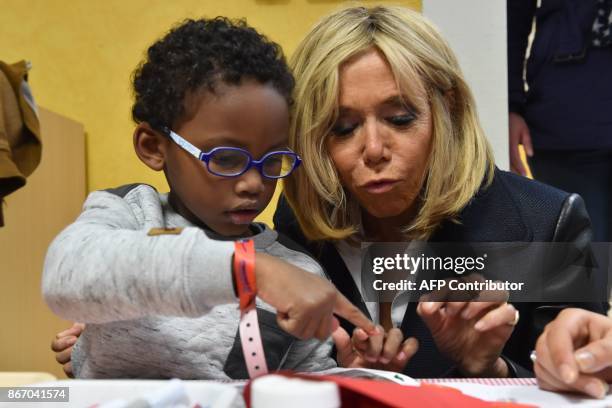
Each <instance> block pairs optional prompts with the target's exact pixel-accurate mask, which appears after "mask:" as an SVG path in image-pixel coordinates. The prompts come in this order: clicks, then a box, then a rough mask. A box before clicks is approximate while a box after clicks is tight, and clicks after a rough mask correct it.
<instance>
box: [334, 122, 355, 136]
mask: <svg viewBox="0 0 612 408" xmlns="http://www.w3.org/2000/svg"><path fill="white" fill-rule="evenodd" d="M356 128H357V125H353V124H343V123H339V124H336V125H334V126H333V127H332V129H331V131H332V133H333V134H334V135H335V136H348V135H350V134H351V133H353V131H354V130H355V129H356Z"/></svg>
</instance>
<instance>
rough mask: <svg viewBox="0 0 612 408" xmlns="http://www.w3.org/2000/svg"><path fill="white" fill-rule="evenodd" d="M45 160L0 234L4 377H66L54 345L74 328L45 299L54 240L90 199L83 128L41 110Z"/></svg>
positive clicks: (14, 201)
mask: <svg viewBox="0 0 612 408" xmlns="http://www.w3.org/2000/svg"><path fill="white" fill-rule="evenodd" d="M40 123H41V135H42V141H43V154H42V160H41V163H40V165H39V167H38V168H37V169H36V171H35V172H34V173H33V174H32V175H31V176H30V177H29V178H28V181H27V184H26V185H25V187H23V188H22V189H20V190H18V191H16V192H15V193H13V194H11V195H9V196H8V197H7V198H6V200H5V204H4V217H5V224H6V225H5V227H3V228H0V371H46V372H49V373H52V374H54V375H56V376H58V377H59V378H62V377H64V375H63V374H62V370H61V367H60V366H59V364H57V363H56V362H55V357H54V354H53V353H52V352H51V349H50V343H51V340H52V338H53V336H54V335H55V333H57V332H58V331H59V330H60V329H63V328H67V327H68V326H69V324H70V322H66V321H62V320H61V319H59V318H58V317H56V316H55V315H54V314H53V313H52V312H51V311H50V310H49V308H48V307H47V305H46V304H45V303H44V301H43V299H42V295H41V289H40V285H41V274H42V266H43V261H44V257H45V254H46V251H47V247H48V246H49V243H50V242H51V240H52V239H53V238H54V237H55V236H56V235H57V234H58V233H59V232H60V231H61V230H62V229H63V228H64V227H65V226H67V225H68V224H69V223H71V222H72V221H74V219H75V218H76V217H77V216H78V214H79V213H80V211H81V206H82V204H83V201H84V199H85V195H86V178H85V176H86V171H85V134H84V131H83V125H81V124H80V123H78V122H75V121H73V120H71V119H68V118H66V117H63V116H61V115H58V114H56V113H53V112H51V111H49V110H46V109H42V108H41V109H40Z"/></svg>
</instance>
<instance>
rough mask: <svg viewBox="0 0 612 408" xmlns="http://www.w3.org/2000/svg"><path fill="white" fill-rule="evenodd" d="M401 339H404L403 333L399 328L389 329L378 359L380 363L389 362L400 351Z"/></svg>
mask: <svg viewBox="0 0 612 408" xmlns="http://www.w3.org/2000/svg"><path fill="white" fill-rule="evenodd" d="M402 340H404V334H403V333H402V331H401V330H400V329H398V328H393V329H391V330H389V331H388V332H387V336H386V337H385V343H384V345H383V349H382V353H381V356H380V358H379V359H378V361H379V362H380V363H382V364H389V362H390V361H391V360H393V359H394V358H395V356H397V355H398V354H399V353H400V352H401V350H400V348H401V347H402Z"/></svg>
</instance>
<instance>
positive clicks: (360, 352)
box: [332, 326, 419, 372]
mask: <svg viewBox="0 0 612 408" xmlns="http://www.w3.org/2000/svg"><path fill="white" fill-rule="evenodd" d="M332 339H333V340H334V343H335V344H336V349H337V355H336V359H337V361H338V365H339V366H341V367H346V368H375V369H379V370H387V371H396V372H402V371H403V370H404V367H405V366H406V364H407V363H408V361H409V360H410V358H412V356H413V355H414V354H415V353H416V352H417V350H418V348H419V343H418V341H417V339H415V338H413V337H411V338H409V339H407V340H404V335H403V334H402V331H401V330H400V329H397V328H393V329H391V330H389V331H388V332H386V333H385V330H384V329H383V328H382V326H378V327H377V333H376V334H373V335H368V333H366V332H365V331H363V330H362V329H360V328H356V329H355V330H354V331H353V336H352V338H351V337H349V335H348V333H347V332H346V330H344V329H343V328H342V327H338V328H337V329H336V330H335V331H334V332H333V333H332Z"/></svg>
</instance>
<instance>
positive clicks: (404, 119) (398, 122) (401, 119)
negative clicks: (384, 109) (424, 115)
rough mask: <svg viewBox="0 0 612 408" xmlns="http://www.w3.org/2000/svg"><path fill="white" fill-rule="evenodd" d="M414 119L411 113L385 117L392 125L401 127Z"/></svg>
mask: <svg viewBox="0 0 612 408" xmlns="http://www.w3.org/2000/svg"><path fill="white" fill-rule="evenodd" d="M414 119H415V116H414V115H412V114H405V115H395V116H391V117H389V118H387V122H389V123H391V124H392V125H393V126H397V127H402V126H408V125H409V124H411V123H412V121H414Z"/></svg>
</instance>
